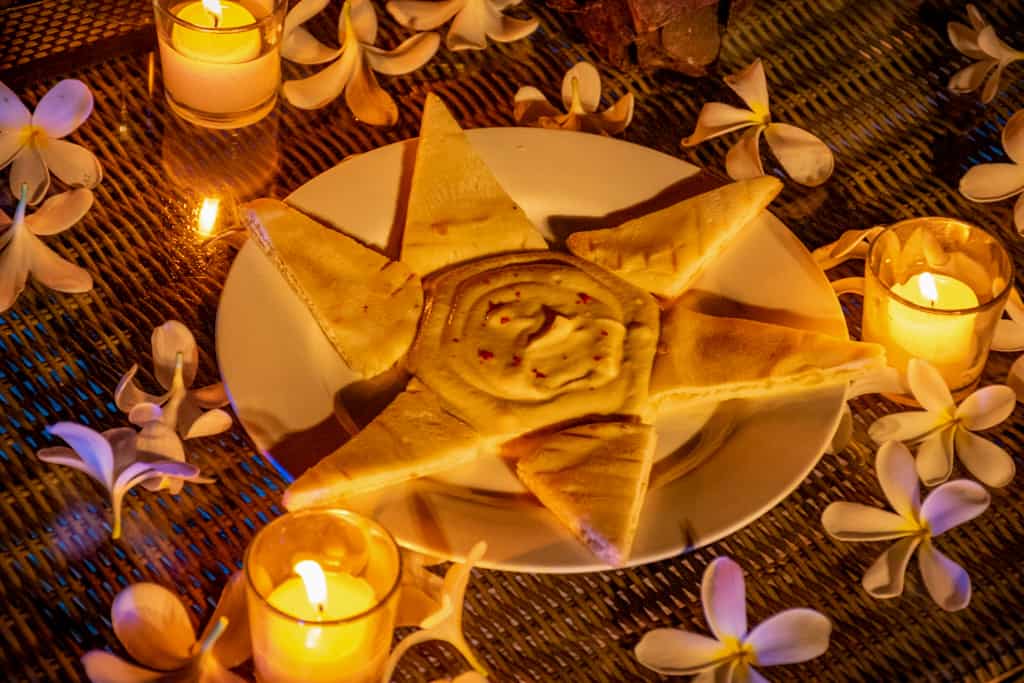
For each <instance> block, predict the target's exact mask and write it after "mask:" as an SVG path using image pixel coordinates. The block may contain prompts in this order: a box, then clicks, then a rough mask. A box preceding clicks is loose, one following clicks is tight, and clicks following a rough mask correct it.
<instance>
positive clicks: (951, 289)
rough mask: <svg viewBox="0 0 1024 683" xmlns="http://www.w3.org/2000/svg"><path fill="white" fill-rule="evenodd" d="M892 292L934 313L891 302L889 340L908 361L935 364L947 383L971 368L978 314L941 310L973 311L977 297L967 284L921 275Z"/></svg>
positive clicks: (913, 277) (940, 277)
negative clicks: (911, 359) (920, 360)
mask: <svg viewBox="0 0 1024 683" xmlns="http://www.w3.org/2000/svg"><path fill="white" fill-rule="evenodd" d="M892 292H893V293H894V294H897V295H898V296H900V297H902V298H903V299H904V300H906V301H909V302H911V303H914V304H917V305H918V306H923V307H925V308H928V309H931V310H933V311H935V313H932V312H930V311H924V310H920V309H916V308H911V307H910V306H907V305H906V304H904V303H902V302H901V301H898V300H896V299H891V300H890V301H889V310H888V322H889V337H890V339H891V340H892V341H893V342H894V343H895V344H896V345H897V346H899V347H900V348H901V349H903V351H905V352H906V354H907V356H908V359H909V358H921V359H923V360H926V361H928V362H929V363H931V364H932V365H935V366H936V367H937V368H938V369H939V371H940V372H942V374H943V376H944V377H946V378H947V380H948V381H952V382H954V384H953V386H957V384H955V382H956V381H957V380H958V379H959V377H958V376H957V375H958V373H960V372H963V371H965V370H967V369H968V368H969V366H970V365H971V363H972V361H973V356H974V344H975V341H974V340H975V333H974V319H975V315H974V314H971V313H966V314H963V315H951V314H949V313H941V312H940V311H958V310H965V309H971V308H974V307H976V306H977V305H978V297H977V295H976V294H975V293H974V290H973V289H971V288H970V287H969V286H967V284H965V283H964V282H962V281H961V280H958V279H956V278H954V277H950V276H948V275H940V274H935V275H933V274H932V273H927V272H926V273H918V274H917V275H914V276H912V277H911V278H910V279H908V280H907V281H906V282H904V283H902V284H895V285H893V286H892Z"/></svg>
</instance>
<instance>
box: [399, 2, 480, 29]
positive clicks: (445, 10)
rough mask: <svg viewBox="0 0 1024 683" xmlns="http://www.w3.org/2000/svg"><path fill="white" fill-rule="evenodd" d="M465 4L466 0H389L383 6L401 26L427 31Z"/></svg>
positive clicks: (449, 17) (453, 14) (443, 21)
mask: <svg viewBox="0 0 1024 683" xmlns="http://www.w3.org/2000/svg"><path fill="white" fill-rule="evenodd" d="M465 5H466V0H441V1H440V2H436V1H435V0H391V2H389V3H388V4H387V5H385V7H386V8H387V10H388V12H389V13H390V14H391V16H392V17H394V18H395V21H397V22H398V23H399V24H401V25H402V26H405V27H406V28H411V29H413V30H414V31H429V30H431V29H435V28H437V27H438V26H440V25H441V24H443V23H445V22H446V21H448V20H449V19H451V18H452V17H454V16H455V15H456V14H457V13H458V12H459V10H461V9H462V8H463V7H464V6H465Z"/></svg>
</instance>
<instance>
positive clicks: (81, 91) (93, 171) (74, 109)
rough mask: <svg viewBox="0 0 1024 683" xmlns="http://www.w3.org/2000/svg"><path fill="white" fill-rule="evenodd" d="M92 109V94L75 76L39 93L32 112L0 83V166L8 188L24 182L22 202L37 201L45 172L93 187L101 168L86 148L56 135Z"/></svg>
mask: <svg viewBox="0 0 1024 683" xmlns="http://www.w3.org/2000/svg"><path fill="white" fill-rule="evenodd" d="M90 114H92V93H91V92H90V91H89V88H88V87H87V86H86V85H85V83H82V82H81V81H76V80H74V79H68V80H63V81H61V82H60V83H58V84H57V85H55V86H53V88H52V89H51V90H50V91H49V92H48V93H46V94H45V95H43V98H42V99H41V100H39V103H38V104H37V105H36V110H35V112H34V113H29V110H28V108H27V107H26V106H25V105H24V104H22V103H21V100H19V99H18V96H17V95H15V94H14V92H13V91H12V90H11V89H10V88H8V87H7V86H6V85H4V84H3V83H0V170H2V169H4V168H7V167H8V166H11V178H10V183H11V192H12V193H14V194H15V195H17V194H18V193H19V192H20V191H21V186H22V184H23V183H24V184H25V185H27V186H28V203H29V204H38V203H39V202H41V201H42V200H43V197H45V196H46V191H47V190H48V189H49V187H50V172H51V171H53V174H54V175H55V176H57V177H58V178H60V179H61V180H63V181H64V182H65V183H67V184H68V185H71V186H72V187H95V186H96V185H97V184H98V183H99V182H100V180H102V179H103V168H102V167H101V166H100V162H99V161H98V160H97V159H96V157H95V155H93V153H92V152H90V151H89V150H87V149H85V148H84V147H82V146H80V145H76V144H74V143H73V142H68V141H67V140H62V139H61V138H63V137H65V136H67V135H69V134H70V133H72V132H74V130H75V129H76V128H78V127H79V126H80V125H82V124H83V123H84V122H85V120H86V119H87V118H89V115H90Z"/></svg>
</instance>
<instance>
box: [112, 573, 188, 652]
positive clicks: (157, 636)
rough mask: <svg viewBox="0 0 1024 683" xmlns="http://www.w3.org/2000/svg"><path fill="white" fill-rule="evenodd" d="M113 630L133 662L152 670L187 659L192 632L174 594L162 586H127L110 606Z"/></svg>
mask: <svg viewBox="0 0 1024 683" xmlns="http://www.w3.org/2000/svg"><path fill="white" fill-rule="evenodd" d="M110 620H111V622H112V623H113V626H114V633H115V634H117V637H118V639H119V640H120V641H121V644H122V645H124V648H125V649H126V650H127V651H128V654H130V655H131V656H132V657H134V658H135V660H136V661H138V662H140V663H141V664H145V665H146V666H151V667H153V668H154V669H163V670H171V669H177V668H179V667H181V666H182V665H184V664H185V663H186V662H188V661H189V659H191V654H192V653H191V650H192V645H193V644H194V643H195V642H196V633H195V630H193V628H192V622H191V621H189V618H188V612H187V611H185V606H184V605H182V604H181V600H179V599H178V596H177V595H175V594H174V593H172V592H171V591H169V590H167V589H166V588H164V587H163V586H160V585H158V584H155V583H148V582H141V583H133V584H130V585H128V586H127V587H126V588H125V589H124V590H122V591H121V592H120V593H118V594H117V597H116V598H114V604H113V605H112V606H111V608H110Z"/></svg>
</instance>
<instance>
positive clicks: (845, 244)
mask: <svg viewBox="0 0 1024 683" xmlns="http://www.w3.org/2000/svg"><path fill="white" fill-rule="evenodd" d="M884 229H885V228H884V227H882V226H880V225H879V226H875V227H873V228H866V229H864V230H846V231H845V232H843V234H842V235H840V236H839V239H837V240H836V241H835V242H832V243H831V244H826V245H825V246H823V247H818V248H817V249H815V250H814V251H813V252H812V253H811V256H813V257H814V260H815V262H816V263H818V265H819V267H820V268H821V269H822V270H829V269H831V268H834V267H835V266H837V265H839V264H840V263H842V262H843V261H845V260H848V259H850V258H865V257H866V256H867V248H868V246H869V244H870V243H871V242H872V241H873V240H874V239H875V238H876V237H877V236H878V235H879V233H881V232H882V231H883V230H884Z"/></svg>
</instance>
